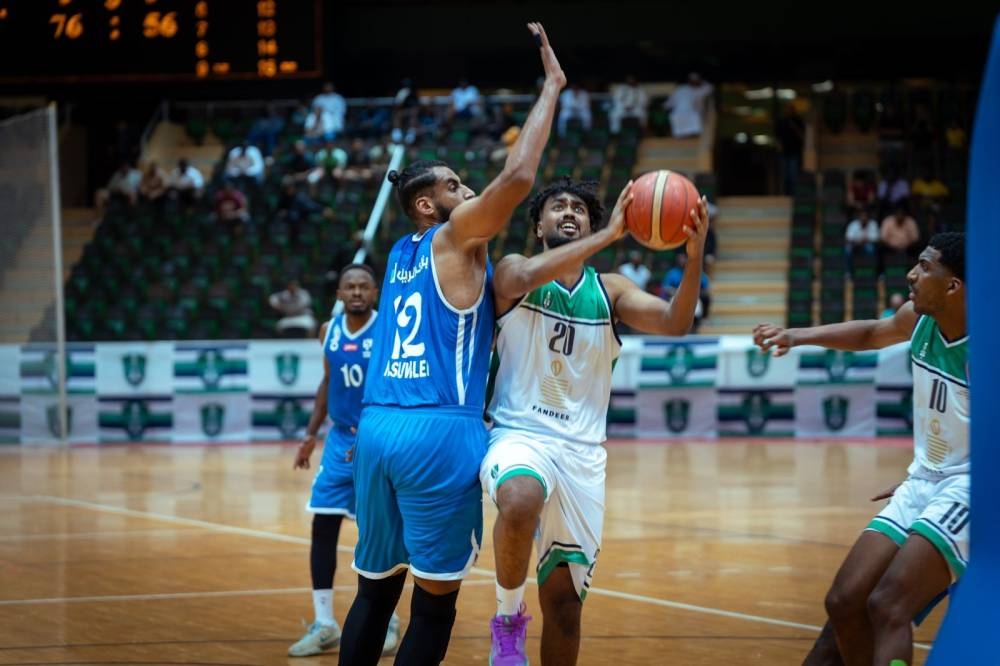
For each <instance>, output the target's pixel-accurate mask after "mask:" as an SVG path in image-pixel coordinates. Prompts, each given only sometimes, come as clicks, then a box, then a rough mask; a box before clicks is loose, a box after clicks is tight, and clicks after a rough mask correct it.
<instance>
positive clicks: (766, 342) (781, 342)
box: [753, 324, 795, 358]
mask: <svg viewBox="0 0 1000 666" xmlns="http://www.w3.org/2000/svg"><path fill="white" fill-rule="evenodd" d="M753 343H754V344H755V345H757V346H758V347H760V350H761V351H762V352H764V353H765V354H766V353H767V352H769V351H771V349H774V357H775V358H778V357H779V356H784V355H785V354H787V353H788V350H789V349H791V348H792V347H794V346H795V340H794V339H793V338H792V333H791V331H789V330H788V329H786V328H781V327H780V326H775V325H774V324H757V325H756V326H754V327H753Z"/></svg>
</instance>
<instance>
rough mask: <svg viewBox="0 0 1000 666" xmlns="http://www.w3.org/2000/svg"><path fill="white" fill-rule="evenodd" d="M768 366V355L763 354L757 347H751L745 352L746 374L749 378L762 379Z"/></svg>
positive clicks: (769, 361)
mask: <svg viewBox="0 0 1000 666" xmlns="http://www.w3.org/2000/svg"><path fill="white" fill-rule="evenodd" d="M770 365H771V355H770V354H765V353H764V352H762V351H761V350H760V349H759V348H757V347H751V348H750V349H748V350H747V374H748V375H750V376H751V377H754V378H758V377H763V376H764V375H766V374H767V369H768V367H770Z"/></svg>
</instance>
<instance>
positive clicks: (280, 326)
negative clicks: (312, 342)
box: [267, 278, 316, 338]
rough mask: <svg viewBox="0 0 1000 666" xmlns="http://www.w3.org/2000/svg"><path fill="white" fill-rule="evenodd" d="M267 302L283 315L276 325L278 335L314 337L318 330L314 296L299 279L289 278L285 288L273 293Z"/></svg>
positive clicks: (284, 336)
mask: <svg viewBox="0 0 1000 666" xmlns="http://www.w3.org/2000/svg"><path fill="white" fill-rule="evenodd" d="M267 302H268V304H269V305H270V306H271V307H272V308H274V309H275V310H277V311H278V312H279V313H281V315H282V316H281V319H279V320H278V323H277V325H276V326H275V330H276V331H277V332H278V335H280V336H281V337H283V338H307V337H312V335H313V332H314V331H315V330H316V318H315V317H314V316H313V313H312V297H311V296H310V295H309V292H308V291H306V290H305V289H303V288H301V287H300V286H299V281H298V280H296V279H294V278H293V279H291V280H289V281H288V285H287V286H286V287H285V290H284V291H279V292H277V293H274V294H271V295H270V296H269V297H268V299H267Z"/></svg>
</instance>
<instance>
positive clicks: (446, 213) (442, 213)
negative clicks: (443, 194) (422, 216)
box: [431, 201, 455, 223]
mask: <svg viewBox="0 0 1000 666" xmlns="http://www.w3.org/2000/svg"><path fill="white" fill-rule="evenodd" d="M431 203H433V204H434V210H435V211H436V212H437V218H438V220H440V221H441V222H442V223H444V222H447V221H448V220H450V219H451V211H453V210H455V209H454V208H449V207H447V206H442V205H441V204H439V203H438V202H436V201H432V202H431Z"/></svg>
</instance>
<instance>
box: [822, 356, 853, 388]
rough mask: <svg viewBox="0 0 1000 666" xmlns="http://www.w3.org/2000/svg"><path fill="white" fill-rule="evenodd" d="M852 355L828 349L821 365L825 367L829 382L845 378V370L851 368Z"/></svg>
mask: <svg viewBox="0 0 1000 666" xmlns="http://www.w3.org/2000/svg"><path fill="white" fill-rule="evenodd" d="M853 356H854V355H853V354H852V353H850V352H843V351H840V350H839V349H828V350H827V352H826V356H825V357H824V359H823V363H824V365H825V366H826V374H827V376H828V377H829V378H830V381H835V382H836V381H841V380H842V379H844V377H846V376H847V369H848V368H849V367H850V366H851V358H852V357H853Z"/></svg>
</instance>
